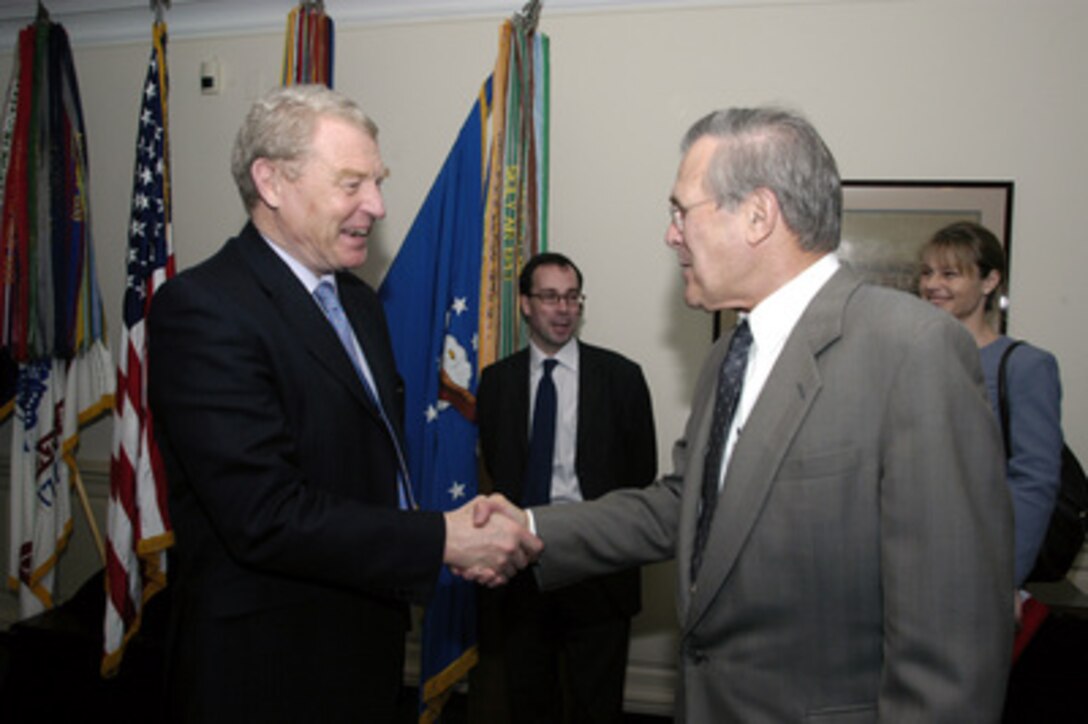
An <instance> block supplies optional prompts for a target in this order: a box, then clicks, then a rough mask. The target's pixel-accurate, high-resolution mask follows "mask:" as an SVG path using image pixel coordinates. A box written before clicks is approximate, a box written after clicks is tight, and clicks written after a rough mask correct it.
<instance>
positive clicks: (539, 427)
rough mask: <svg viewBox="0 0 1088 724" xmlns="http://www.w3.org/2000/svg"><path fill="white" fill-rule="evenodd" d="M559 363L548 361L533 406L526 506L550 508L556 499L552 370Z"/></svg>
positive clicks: (524, 490) (527, 463)
mask: <svg viewBox="0 0 1088 724" xmlns="http://www.w3.org/2000/svg"><path fill="white" fill-rule="evenodd" d="M557 364H558V362H556V361H555V360H554V359H546V360H544V373H543V374H542V375H541V376H540V382H539V383H537V386H536V405H535V407H533V430H532V433H531V434H530V437H529V459H528V461H527V462H526V465H525V482H524V485H523V486H522V494H521V503H522V505H523V506H526V507H528V506H532V505H547V504H548V503H549V502H551V499H552V458H553V457H554V455H555V417H556V406H557V405H556V400H557V395H556V392H555V381H554V380H552V370H554V369H555V366H556V365H557Z"/></svg>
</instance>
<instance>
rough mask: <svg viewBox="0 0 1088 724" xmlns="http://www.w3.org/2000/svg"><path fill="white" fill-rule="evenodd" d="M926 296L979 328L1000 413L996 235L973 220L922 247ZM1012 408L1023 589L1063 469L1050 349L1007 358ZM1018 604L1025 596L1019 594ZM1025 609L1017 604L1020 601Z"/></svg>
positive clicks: (1000, 276) (1010, 477)
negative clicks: (994, 318)
mask: <svg viewBox="0 0 1088 724" xmlns="http://www.w3.org/2000/svg"><path fill="white" fill-rule="evenodd" d="M921 260H922V268H921V276H920V279H919V282H918V291H919V294H920V296H921V297H922V299H925V300H926V301H928V302H930V303H931V304H933V305H934V306H937V307H940V308H941V309H944V310H945V311H947V312H949V313H950V314H952V315H953V316H955V317H956V318H957V319H959V320H960V321H961V322H963V324H964V325H965V326H966V327H967V329H968V330H969V331H970V332H971V334H972V335H974V338H975V342H976V343H977V344H978V347H979V354H980V355H981V361H982V372H983V375H984V376H985V378H986V388H987V391H988V392H989V395H990V404H991V405H992V407H993V409H994V414H995V415H996V416H997V418H998V420H1000V419H1001V413H1000V409H999V407H998V390H997V383H998V366H999V364H1000V362H1001V356H1002V355H1003V354H1004V352H1005V350H1006V349H1007V348H1008V347H1009V345H1010V344H1012V343H1013V340H1012V339H1010V338H1008V337H1006V336H1004V335H1002V334H999V333H998V332H997V329H996V328H995V326H994V323H993V320H992V319H991V317H992V316H994V314H992V313H993V312H995V310H996V307H997V304H996V300H997V299H1000V297H1001V289H1002V287H1003V284H1004V281H1005V254H1004V251H1003V250H1002V248H1001V244H1000V243H999V242H998V240H997V238H996V237H995V236H994V235H993V234H992V233H991V232H990V231H989V230H988V229H986V228H985V227H983V226H980V225H978V224H975V223H972V222H967V221H963V222H957V223H955V224H951V225H950V226H946V227H944V228H943V229H941V230H940V231H938V232H937V233H936V234H934V235H933V238H932V239H930V240H929V242H928V243H927V244H926V245H925V246H923V247H922V251H921ZM1005 386H1006V389H1005V395H1006V401H1007V403H1006V404H1007V405H1008V412H1009V430H1008V431H1007V435H1006V439H1007V440H1008V441H1009V448H1010V449H1009V450H1007V451H1006V453H1007V455H1008V467H1007V473H1006V476H1007V482H1008V485H1009V491H1010V492H1011V493H1012V503H1013V516H1014V518H1015V524H1016V539H1015V551H1016V574H1015V576H1016V578H1015V580H1016V585H1017V587H1018V588H1022V587H1023V585H1024V583H1025V582H1026V581H1027V578H1028V575H1029V574H1030V573H1031V569H1032V567H1033V566H1034V565H1035V558H1036V557H1037V556H1038V555H1039V548H1040V547H1041V546H1042V543H1043V539H1044V538H1045V536H1046V531H1047V526H1048V524H1049V522H1050V514H1051V512H1052V511H1053V509H1054V501H1055V499H1056V498H1057V495H1058V486H1059V482H1060V476H1061V451H1062V430H1061V396H1062V392H1061V382H1060V380H1059V378H1058V362H1057V360H1056V359H1055V358H1054V355H1052V354H1050V353H1049V352H1047V351H1046V350H1042V349H1039V348H1038V347H1033V346H1031V345H1029V344H1026V343H1024V344H1021V345H1020V346H1018V347H1017V348H1016V349H1015V350H1013V351H1012V352H1011V353H1010V354H1009V358H1008V360H1007V362H1006V363H1005ZM1018 603H1019V597H1018ZM1018 610H1019V607H1018Z"/></svg>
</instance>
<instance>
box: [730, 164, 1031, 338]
mask: <svg viewBox="0 0 1088 724" xmlns="http://www.w3.org/2000/svg"><path fill="white" fill-rule="evenodd" d="M842 187H843V218H842V242H841V244H840V245H839V252H838V253H839V257H840V258H841V259H842V260H843V261H845V262H847V263H849V264H850V265H851V266H852V267H853V268H854V270H855V271H857V272H858V274H859V275H861V276H862V277H863V278H864V279H865V280H866V281H870V282H873V283H875V284H883V285H885V286H890V287H895V288H897V289H902V290H904V291H907V292H910V293H911V294H916V293H917V291H918V266H919V259H918V252H919V251H920V249H921V247H922V245H923V244H925V243H926V242H927V241H929V239H930V237H931V236H932V235H933V233H934V232H935V231H937V230H938V229H940V228H942V227H944V226H947V225H948V224H951V223H953V222H955V221H974V222H976V223H979V224H982V225H983V226H985V227H986V228H988V229H989V230H990V231H992V232H993V233H994V235H995V236H997V238H998V239H999V240H1000V241H1001V243H1002V245H1003V246H1004V247H1005V260H1006V268H1005V284H1004V287H1005V289H1008V288H1009V268H1008V260H1009V259H1010V257H1011V255H1010V250H1011V238H1010V230H1011V228H1012V195H1013V183H1012V181H873V180H865V181H854V180H844V181H843V182H842ZM1007 309H1008V300H1007V299H1006V298H1004V297H1002V299H1001V300H1000V304H999V305H998V311H997V315H998V319H997V320H996V323H997V325H998V328H999V329H1000V330H1001V331H1002V332H1004V331H1005V326H1006V316H1007ZM726 316H727V317H728V319H722V318H721V317H722V315H720V314H715V315H714V322H713V329H712V334H713V338H714V339H717V337H718V335H719V334H720V333H721V331H722V329H723V326H725V325H728V324H729V322H730V320H731V319H732V316H733V315H731V314H730V315H726Z"/></svg>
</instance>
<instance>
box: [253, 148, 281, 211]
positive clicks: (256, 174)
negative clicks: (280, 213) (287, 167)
mask: <svg viewBox="0 0 1088 724" xmlns="http://www.w3.org/2000/svg"><path fill="white" fill-rule="evenodd" d="M249 175H250V177H251V178H252V179H253V185H254V186H256V187H257V194H258V195H259V196H260V197H261V201H263V202H264V203H265V205H266V206H268V207H269V208H272V209H276V208H279V205H280V200H281V198H282V194H283V181H284V178H283V174H282V173H281V172H280V169H279V167H278V166H277V165H276V164H275V163H274V162H272V161H270V160H268V159H267V158H258V159H257V160H255V161H254V162H253V164H252V165H251V166H250V167H249Z"/></svg>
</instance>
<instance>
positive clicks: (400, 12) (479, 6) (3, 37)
mask: <svg viewBox="0 0 1088 724" xmlns="http://www.w3.org/2000/svg"><path fill="white" fill-rule="evenodd" d="M135 1H136V0H128V1H127V2H122V1H120V0H117V1H115V2H113V3H112V4H111V3H103V5H106V7H105V8H104V9H97V10H88V9H86V6H85V5H83V4H81V5H80V7H79V9H72V8H73V7H74V3H72V2H69V3H67V4H65V3H64V2H60V5H59V7H60V10H59V11H53V12H51V16H52V18H53V20H54V22H57V23H60V24H61V25H63V26H64V28H65V30H66V31H67V32H68V38H69V41H70V42H71V43H72V45H73V46H75V47H81V46H94V45H114V44H125V43H135V42H141V41H144V40H146V39H147V38H149V37H150V32H151V24H152V21H153V19H154V15H153V13H152V12H151V10H150V8H149V6H148V5H147V4H146V3H145V2H142V1H141V2H139V3H138V6H137V7H133V4H134V2H135ZM883 1H885V0H672V1H671V2H669V1H667V0H545V3H544V5H545V8H544V10H545V11H547V13H548V14H549V15H555V14H571V13H590V12H605V11H620V10H628V11H630V10H678V9H691V8H707V7H726V6H758V5H812V4H828V3H834V2H839V3H842V2H883ZM48 5H49V3H48V0H47V2H46V6H47V7H48ZM291 7H294V3H292V2H291V0H260V2H257V1H256V0H174V2H173V3H172V7H171V8H170V9H169V10H167V11H166V12H165V20H166V23H167V26H168V27H169V31H170V37H171V38H172V39H182V38H210V37H222V36H237V35H253V34H261V33H269V32H282V31H283V29H284V27H285V25H286V21H287V13H288V12H289V11H290V9H291ZM522 7H523V3H521V2H516V1H515V2H511V1H510V0H327V2H326V3H325V8H326V11H327V12H328V14H329V15H330V16H331V17H332V18H333V20H334V21H335V22H336V24H337V27H339V28H348V27H353V26H356V27H357V26H365V25H380V24H393V23H404V22H428V21H440V20H471V19H481V18H482V19H487V18H496V19H499V18H506V17H509V16H510V15H511V14H512V13H514V12H515V11H517V10H520V9H521V8H522ZM32 20H33V15H32V13H27V14H25V15H24V16H23V17H18V16H17V15H16V14H15V11H13V10H12V9H11V3H10V2H9V3H7V4H6V5H3V4H2V3H0V52H3V51H11V50H12V49H13V48H14V46H15V43H16V41H17V39H18V35H19V31H20V30H21V29H22V28H23V27H25V26H26V25H28V24H29V23H30V22H32Z"/></svg>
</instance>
